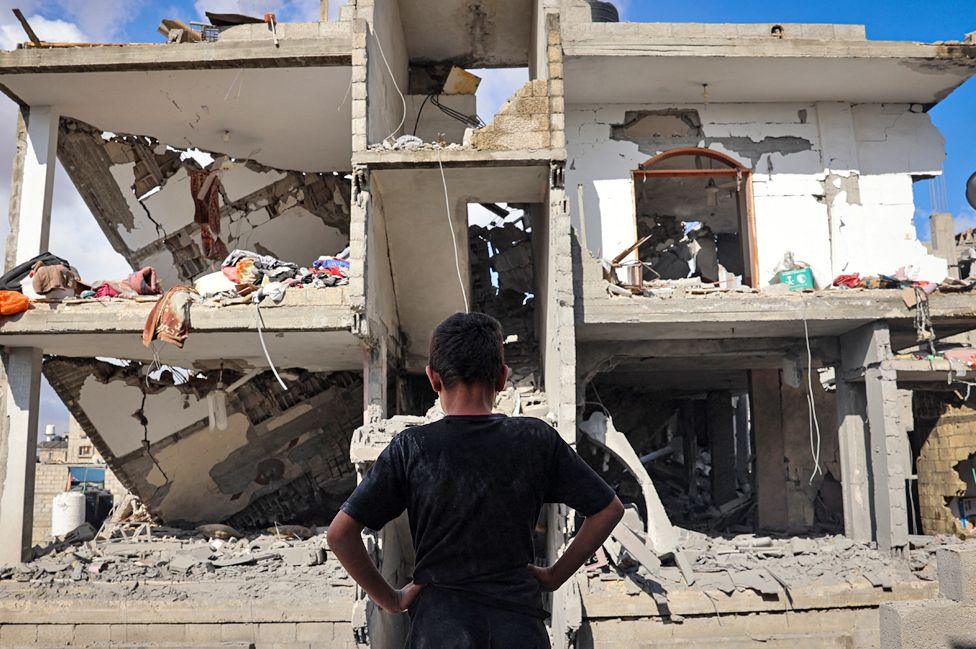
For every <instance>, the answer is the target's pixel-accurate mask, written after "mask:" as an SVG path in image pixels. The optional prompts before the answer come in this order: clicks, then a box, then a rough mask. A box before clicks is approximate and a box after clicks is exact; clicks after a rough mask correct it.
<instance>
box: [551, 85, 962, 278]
mask: <svg viewBox="0 0 976 649" xmlns="http://www.w3.org/2000/svg"><path fill="white" fill-rule="evenodd" d="M821 106H822V105H821V104H707V105H702V104H699V105H688V106H684V105H682V106H654V105H644V106H628V105H610V106H588V105H574V106H571V107H570V109H569V112H568V114H567V117H566V137H567V149H568V160H569V163H568V166H569V168H568V171H567V182H568V183H569V186H570V187H575V186H576V185H577V184H583V186H584V206H583V207H584V210H585V214H586V219H587V223H586V231H587V247H588V248H589V249H590V250H591V251H592V252H593V253H594V254H597V255H599V256H601V257H603V258H612V257H613V256H615V255H616V254H618V253H619V252H621V251H623V250H624V249H625V248H626V247H627V246H629V245H631V244H632V243H633V242H634V241H635V240H636V237H637V233H636V230H635V223H634V198H633V182H632V176H631V172H632V171H634V170H635V169H636V168H637V167H638V165H640V164H641V163H643V162H646V161H647V160H648V159H649V158H651V157H652V156H654V155H657V154H659V153H661V152H664V151H667V150H670V149H674V148H678V147H705V148H710V149H714V150H716V151H720V152H722V153H725V154H727V155H730V156H731V157H733V158H734V159H736V160H737V161H739V162H740V163H741V164H743V165H744V166H746V167H748V168H749V169H751V170H753V183H752V189H753V195H754V211H755V223H756V230H757V247H758V257H759V258H758V265H759V278H758V279H759V284H760V285H765V284H767V283H768V282H769V280H770V279H772V277H773V274H774V272H773V268H774V267H775V266H776V264H777V263H779V261H780V260H781V259H782V258H783V255H784V254H785V253H786V252H792V253H793V254H794V257H795V258H796V259H798V260H802V261H805V262H807V263H809V264H810V265H811V266H812V267H813V271H814V275H815V279H816V282H817V284H818V285H819V286H826V285H828V284H829V283H830V282H831V281H832V280H833V278H834V276H835V274H836V273H835V271H837V272H861V273H865V274H869V273H892V272H894V271H896V270H897V269H898V268H899V267H902V266H909V265H916V266H919V267H921V268H923V269H924V271H925V274H926V276H928V277H930V278H932V279H941V274H943V273H944V270H945V269H944V268H941V267H940V266H939V262H938V261H937V260H935V258H933V257H932V256H930V255H928V254H927V253H926V252H925V250H924V248H923V247H922V245H921V244H920V243H918V242H917V240H916V238H915V234H914V230H913V227H912V216H913V210H914V208H913V203H912V197H911V182H912V176H915V175H920V174H922V175H924V174H933V173H938V172H939V170H940V166H941V159H942V155H943V154H942V145H943V141H942V139H941V137H940V136H939V135H938V132H937V131H936V130H935V129H934V127H932V125H931V121H930V120H929V118H928V116H927V115H925V114H921V113H916V112H913V108H912V107H911V106H909V105H898V106H894V105H891V106H889V105H884V106H882V105H864V106H854V107H852V108H851V107H850V106H849V105H847V106H848V113H847V117H848V122H847V123H846V127H847V129H846V130H842V127H844V126H845V123H844V122H843V120H840V119H833V113H832V112H830V110H829V108H830V107H827V108H824V115H825V118H824V119H820V117H819V116H820V111H819V109H820V108H821ZM841 145H844V146H846V147H847V149H848V150H850V151H851V152H852V153H850V155H848V156H847V158H848V159H850V160H854V159H855V158H857V159H858V160H860V159H861V158H862V157H863V161H854V162H850V163H848V162H846V161H845V162H843V163H841V162H840V161H838V160H837V158H838V157H839V156H838V155H837V154H836V153H835V150H836V149H837V148H839V147H840V146H841ZM844 168H846V172H845V171H837V172H834V171H831V170H832V169H837V170H843V169H844ZM845 174H846V175H845ZM841 179H843V182H842V181H841ZM852 186H856V187H857V189H858V190H859V191H847V189H850V188H851V187H852ZM838 200H839V201H841V202H844V203H845V205H841V203H839V202H838ZM847 203H850V204H854V205H855V206H856V209H855V208H851V209H848V208H847V207H846V204H847ZM835 205H836V206H837V209H836V211H835V212H834V213H832V212H831V209H829V208H832V207H834V206H835ZM578 218H579V216H578V214H577V216H576V217H575V219H577V221H578ZM867 241H870V244H871V245H870V246H866V245H865V243H866V242H867ZM867 247H870V248H871V250H874V251H876V252H874V253H872V254H871V255H868V256H865V255H863V252H864V250H865V248H867Z"/></svg>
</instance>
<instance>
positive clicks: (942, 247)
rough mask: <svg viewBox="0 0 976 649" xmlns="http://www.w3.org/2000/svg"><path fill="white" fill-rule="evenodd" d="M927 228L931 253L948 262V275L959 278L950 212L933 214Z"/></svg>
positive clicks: (953, 225) (954, 231)
mask: <svg viewBox="0 0 976 649" xmlns="http://www.w3.org/2000/svg"><path fill="white" fill-rule="evenodd" d="M929 228H930V230H931V232H932V254H933V255H935V256H936V257H941V258H942V259H945V260H946V261H947V262H949V277H955V278H956V279H959V257H958V255H957V254H956V224H955V222H954V221H953V220H952V214H945V213H943V214H933V215H932V216H930V217H929Z"/></svg>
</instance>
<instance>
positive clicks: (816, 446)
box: [801, 312, 823, 484]
mask: <svg viewBox="0 0 976 649" xmlns="http://www.w3.org/2000/svg"><path fill="white" fill-rule="evenodd" d="M801 315H802V317H803V336H804V339H805V340H806V343H807V413H808V418H809V424H810V452H811V453H812V454H813V473H811V474H810V484H813V479H814V478H815V477H817V474H818V473H819V474H820V475H823V469H821V468H820V422H819V421H817V404H816V402H815V401H814V398H813V353H812V352H811V351H810V327H809V326H808V325H807V314H806V312H802V313H801ZM815 434H816V443H814V435H815Z"/></svg>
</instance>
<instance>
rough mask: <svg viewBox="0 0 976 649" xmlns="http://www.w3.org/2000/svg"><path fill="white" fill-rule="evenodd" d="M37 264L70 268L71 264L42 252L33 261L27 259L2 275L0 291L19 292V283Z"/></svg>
mask: <svg viewBox="0 0 976 649" xmlns="http://www.w3.org/2000/svg"><path fill="white" fill-rule="evenodd" d="M38 262H42V263H43V265H45V266H58V265H60V266H69V267H70V266H71V264H69V263H68V262H67V261H65V260H64V259H62V258H61V257H58V256H56V255H52V254H51V253H49V252H42V253H41V254H39V255H37V256H36V257H34V258H33V259H28V260H27V261H25V262H24V263H22V264H18V265H16V266H14V267H13V268H11V269H10V270H9V271H7V272H6V273H4V274H3V276H2V277H0V290H3V291H17V292H20V291H21V282H23V280H24V278H25V277H27V276H28V275H29V274H30V273H31V271H32V270H33V268H34V266H36V265H37V263H38Z"/></svg>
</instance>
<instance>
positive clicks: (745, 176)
mask: <svg viewBox="0 0 976 649" xmlns="http://www.w3.org/2000/svg"><path fill="white" fill-rule="evenodd" d="M681 156H694V157H701V158H710V159H712V160H716V161H718V162H721V163H722V164H724V165H726V167H727V168H724V169H723V168H719V169H655V168H654V167H656V166H657V165H659V164H660V163H662V162H664V161H665V160H669V159H671V158H677V157H681ZM682 176H705V177H715V178H719V177H726V178H727V177H732V178H740V179H741V180H742V187H743V189H744V194H743V197H742V198H743V203H744V205H745V214H743V215H741V217H740V220H739V238H740V245H741V247H742V252H743V254H744V256H745V257H746V258H747V259H748V262H749V263H748V266H747V267H746V268H743V274H744V275H743V278H742V283H743V284H745V285H747V286H750V287H752V288H758V286H757V283H758V278H759V255H758V251H757V246H756V210H755V202H754V197H753V193H752V170H751V169H749V168H748V167H746V166H744V165H742V164H741V163H740V162H739V161H738V160H736V159H734V158H732V157H731V156H728V155H726V154H724V153H721V152H720V151H713V150H711V149H700V148H697V147H679V148H676V149H670V150H668V151H665V152H663V153H659V154H658V155H656V156H654V157H652V158H650V159H649V160H647V161H646V162H644V163H642V164H641V165H640V166H639V167H638V168H637V169H635V170H634V172H633V181H634V221H635V223H636V220H637V180H638V179H639V178H641V179H646V178H680V177H682Z"/></svg>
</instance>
